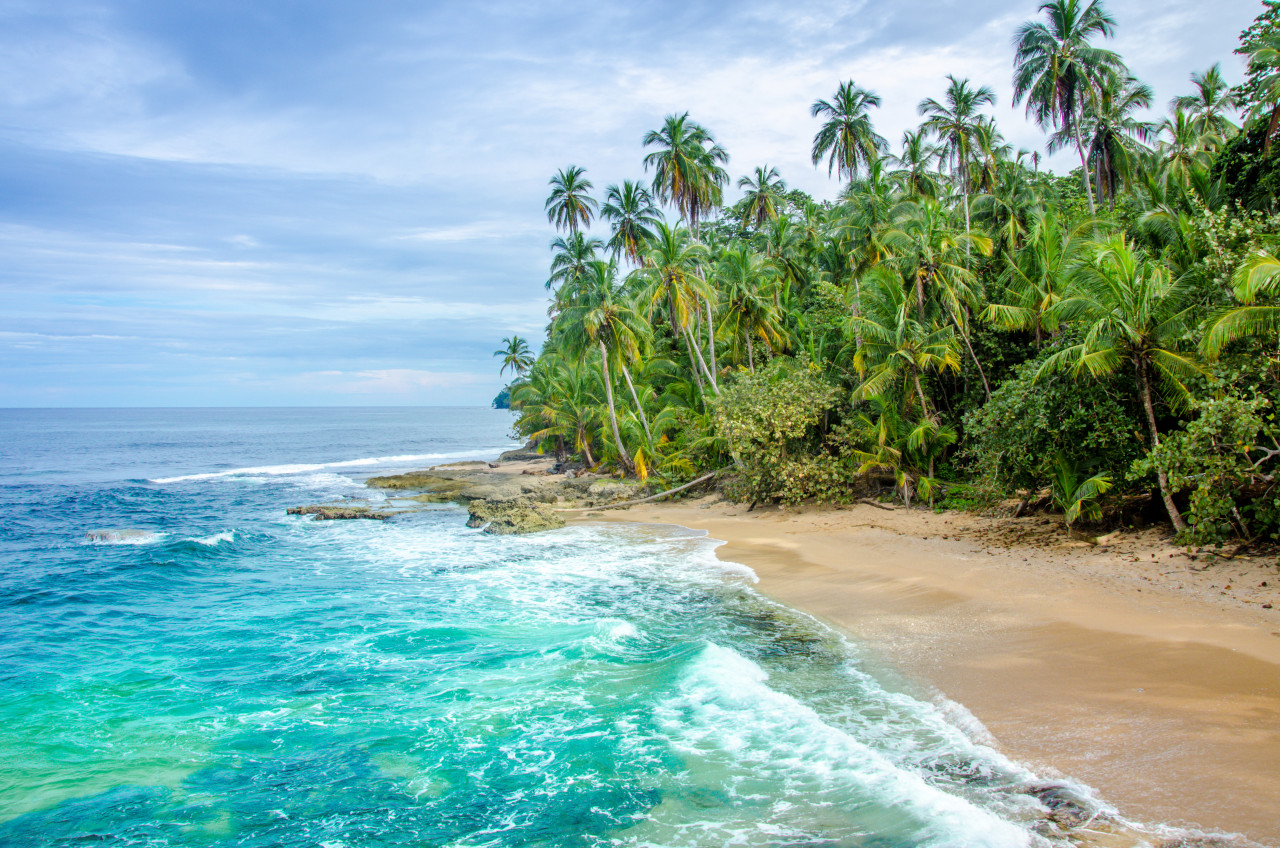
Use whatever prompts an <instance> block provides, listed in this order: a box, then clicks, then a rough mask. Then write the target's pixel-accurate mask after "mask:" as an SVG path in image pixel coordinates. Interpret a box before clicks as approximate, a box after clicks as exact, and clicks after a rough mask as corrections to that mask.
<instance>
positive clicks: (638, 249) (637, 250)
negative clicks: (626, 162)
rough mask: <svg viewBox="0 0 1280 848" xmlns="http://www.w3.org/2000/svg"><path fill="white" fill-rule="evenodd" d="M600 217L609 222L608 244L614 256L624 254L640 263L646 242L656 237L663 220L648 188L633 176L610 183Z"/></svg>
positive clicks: (634, 261) (634, 262)
mask: <svg viewBox="0 0 1280 848" xmlns="http://www.w3.org/2000/svg"><path fill="white" fill-rule="evenodd" d="M600 217H601V218H604V219H606V220H608V221H609V222H610V230H611V231H612V235H611V236H610V237H609V243H608V248H609V250H610V251H612V252H613V255H614V258H617V257H618V256H619V255H625V256H626V257H627V259H628V260H630V261H631V262H632V263H633V264H635V265H639V264H640V262H641V255H642V254H643V253H644V249H645V245H647V244H648V243H649V242H650V241H652V240H653V228H654V226H656V225H657V224H658V222H659V221H660V220H661V217H660V216H659V214H658V208H657V207H656V206H654V205H653V197H652V195H650V194H649V190H648V189H646V188H645V187H644V186H642V185H640V183H637V182H634V181H633V180H625V181H623V183H622V186H621V187H619V186H617V185H611V186H609V187H608V188H607V189H605V194H604V206H602V207H600Z"/></svg>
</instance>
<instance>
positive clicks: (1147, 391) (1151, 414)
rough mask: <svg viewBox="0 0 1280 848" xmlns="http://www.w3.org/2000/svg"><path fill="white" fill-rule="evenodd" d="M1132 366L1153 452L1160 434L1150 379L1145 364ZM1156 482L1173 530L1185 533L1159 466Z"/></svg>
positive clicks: (1157, 467) (1167, 483) (1158, 442)
mask: <svg viewBox="0 0 1280 848" xmlns="http://www.w3.org/2000/svg"><path fill="white" fill-rule="evenodd" d="M1134 366H1135V369H1134V370H1136V371H1137V376H1138V390H1139V391H1140V392H1141V393H1142V408H1143V409H1144V410H1146V413H1147V429H1149V430H1150V431H1151V449H1152V450H1155V449H1156V448H1157V447H1159V445H1160V434H1159V432H1157V431H1156V410H1155V406H1154V405H1153V404H1152V403H1151V378H1150V376H1149V375H1148V374H1147V368H1146V363H1144V362H1141V361H1137V362H1135V363H1134ZM1156 480H1157V482H1159V484H1160V498H1161V499H1162V500H1163V501H1164V508H1165V511H1167V512H1168V513H1169V520H1170V521H1171V522H1173V529H1174V530H1177V531H1178V532H1179V533H1182V532H1185V531H1186V529H1187V522H1186V521H1183V519H1182V513H1181V512H1179V511H1178V507H1177V505H1176V504H1175V503H1174V502H1173V493H1172V492H1170V491H1169V475H1168V474H1166V473H1165V470H1164V469H1163V468H1161V467H1160V466H1156Z"/></svg>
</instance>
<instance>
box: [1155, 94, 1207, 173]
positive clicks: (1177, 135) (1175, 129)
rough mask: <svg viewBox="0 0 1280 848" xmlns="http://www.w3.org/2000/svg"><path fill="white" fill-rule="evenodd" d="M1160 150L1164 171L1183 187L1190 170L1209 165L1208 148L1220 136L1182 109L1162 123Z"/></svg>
mask: <svg viewBox="0 0 1280 848" xmlns="http://www.w3.org/2000/svg"><path fill="white" fill-rule="evenodd" d="M1160 141H1161V145H1160V151H1161V153H1163V157H1164V167H1165V171H1166V173H1167V174H1168V176H1169V177H1171V178H1172V179H1173V180H1175V181H1176V182H1177V183H1178V185H1180V186H1181V187H1182V188H1184V189H1185V188H1187V186H1188V185H1189V184H1190V182H1191V174H1192V172H1194V171H1196V170H1203V169H1207V168H1208V167H1209V162H1210V159H1211V157H1210V156H1209V151H1210V150H1211V149H1213V148H1215V147H1217V146H1218V144H1219V143H1220V142H1221V139H1220V138H1219V137H1218V136H1217V135H1216V134H1215V133H1214V132H1213V130H1210V129H1202V128H1201V125H1200V123H1199V122H1198V121H1196V120H1195V119H1193V118H1192V117H1191V116H1190V115H1188V114H1187V113H1186V112H1183V111H1182V110H1181V109H1179V110H1178V111H1177V112H1174V113H1173V115H1171V116H1170V117H1168V118H1165V119H1164V121H1162V122H1161V124H1160Z"/></svg>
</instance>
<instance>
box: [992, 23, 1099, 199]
mask: <svg viewBox="0 0 1280 848" xmlns="http://www.w3.org/2000/svg"><path fill="white" fill-rule="evenodd" d="M1039 11H1041V12H1045V13H1046V14H1047V17H1048V22H1047V23H1042V22H1038V21H1027V22H1026V23H1024V24H1023V25H1022V26H1020V27H1019V28H1018V33H1017V35H1016V36H1015V38H1014V47H1015V49H1016V53H1015V55H1014V60H1013V64H1014V72H1013V105H1015V106H1017V105H1018V104H1019V103H1021V102H1022V101H1023V99H1024V98H1025V99H1026V101H1027V114H1028V115H1029V116H1030V117H1032V118H1033V119H1034V120H1035V122H1036V124H1038V125H1039V126H1040V127H1042V128H1043V127H1048V126H1052V127H1054V128H1055V129H1057V130H1060V131H1064V132H1066V133H1068V134H1069V135H1071V136H1073V137H1074V139H1075V144H1076V150H1077V151H1078V152H1079V154H1080V168H1081V170H1082V175H1081V176H1082V178H1083V180H1084V189H1085V196H1086V197H1087V198H1088V199H1089V213H1090V214H1093V212H1094V211H1095V209H1094V203H1093V188H1092V187H1091V185H1090V180H1089V164H1088V162H1087V160H1086V158H1085V146H1084V139H1083V137H1082V136H1081V126H1080V124H1081V121H1082V118H1083V115H1084V107H1085V103H1086V101H1088V100H1089V99H1090V98H1091V97H1092V91H1093V88H1094V87H1095V86H1096V84H1097V81H1098V80H1099V78H1100V77H1101V76H1103V75H1104V74H1105V73H1107V72H1112V73H1116V74H1119V73H1121V68H1122V67H1123V65H1122V63H1121V61H1120V57H1119V56H1117V55H1116V54H1115V53H1113V52H1112V51H1110V50H1105V49H1103V48H1100V47H1094V46H1093V45H1092V44H1090V43H1089V40H1090V39H1091V38H1093V37H1094V36H1101V37H1103V38H1110V37H1111V35H1112V34H1113V33H1114V32H1115V25H1116V24H1115V20H1114V19H1113V18H1112V17H1111V15H1110V14H1108V13H1107V11H1106V9H1105V8H1104V7H1103V6H1102V0H1090V2H1089V3H1088V5H1085V2H1084V0H1049V2H1046V3H1044V4H1043V5H1041V6H1040V9H1039Z"/></svg>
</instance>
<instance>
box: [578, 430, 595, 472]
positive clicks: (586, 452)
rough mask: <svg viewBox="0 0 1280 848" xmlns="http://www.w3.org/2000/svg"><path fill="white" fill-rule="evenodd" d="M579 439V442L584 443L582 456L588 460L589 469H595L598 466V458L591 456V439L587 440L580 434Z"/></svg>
mask: <svg viewBox="0 0 1280 848" xmlns="http://www.w3.org/2000/svg"><path fill="white" fill-rule="evenodd" d="M578 438H579V440H580V441H581V442H582V455H583V456H584V457H585V458H586V460H587V467H588V468H595V465H596V458H595V457H594V456H592V455H591V439H590V438H586V439H584V438H582V434H579V435H578Z"/></svg>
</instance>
